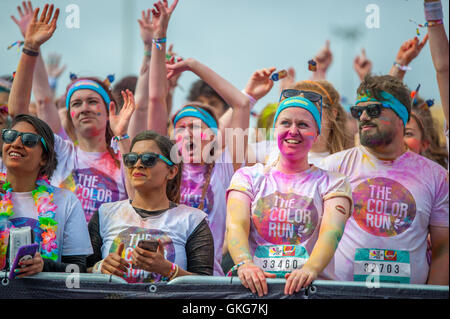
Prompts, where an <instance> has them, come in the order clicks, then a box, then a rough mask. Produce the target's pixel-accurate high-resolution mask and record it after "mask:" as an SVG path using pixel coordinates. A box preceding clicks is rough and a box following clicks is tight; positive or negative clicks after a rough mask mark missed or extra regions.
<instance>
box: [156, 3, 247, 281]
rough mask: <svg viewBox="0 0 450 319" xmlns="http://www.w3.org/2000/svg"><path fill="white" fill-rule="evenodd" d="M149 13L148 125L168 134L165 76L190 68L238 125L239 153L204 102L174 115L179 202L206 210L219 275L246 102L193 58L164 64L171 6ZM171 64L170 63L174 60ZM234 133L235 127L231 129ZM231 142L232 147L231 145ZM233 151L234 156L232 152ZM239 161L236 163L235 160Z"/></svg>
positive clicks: (243, 145) (243, 147)
mask: <svg viewBox="0 0 450 319" xmlns="http://www.w3.org/2000/svg"><path fill="white" fill-rule="evenodd" d="M155 6H156V10H155V11H154V13H153V29H154V36H155V39H154V42H156V44H157V45H156V44H155V45H153V47H152V59H151V62H150V63H151V65H150V83H151V85H150V87H149V94H150V97H149V101H150V103H149V111H148V112H149V113H148V114H149V117H148V128H149V129H151V130H154V131H156V132H158V133H159V134H161V135H167V134H168V132H167V118H168V114H167V107H166V94H167V87H166V85H167V80H166V79H167V78H169V79H170V78H172V77H174V76H177V75H178V74H180V73H181V72H184V71H191V72H193V73H195V74H196V75H197V76H199V77H200V78H201V79H202V80H204V81H205V82H206V83H208V84H209V85H210V86H211V87H212V88H213V90H214V91H216V92H217V93H218V94H219V95H220V96H221V97H222V98H223V99H224V101H225V102H226V103H227V105H230V106H231V107H232V108H233V116H232V119H231V121H230V123H231V124H230V126H229V128H230V129H240V132H241V135H240V136H238V139H237V140H240V141H241V142H242V143H241V145H240V146H241V151H240V152H239V151H238V150H239V148H238V146H237V145H236V144H238V143H233V142H232V139H233V134H229V135H228V136H227V138H228V139H225V135H224V134H220V133H219V132H220V128H219V120H218V119H217V118H215V115H214V111H213V110H211V108H210V107H209V106H208V105H204V104H200V103H197V102H193V103H189V104H186V105H185V106H184V107H182V108H181V110H180V111H179V112H177V113H176V114H175V116H174V118H173V119H174V120H173V123H174V139H175V140H176V142H177V148H178V152H179V153H180V154H181V159H182V161H183V175H182V180H181V190H180V192H181V199H180V203H182V204H185V205H188V206H191V207H196V208H199V209H202V210H203V211H204V212H206V213H207V214H208V221H209V223H210V227H211V231H212V234H213V237H214V250H215V260H214V275H217V276H220V275H222V276H223V270H222V267H221V260H222V246H223V242H224V237H225V223H226V203H225V191H226V189H227V187H228V185H229V181H230V180H231V177H232V175H233V173H234V170H235V169H236V168H238V167H240V166H241V165H242V162H244V160H245V159H244V156H245V151H246V148H247V147H246V143H247V137H246V136H245V137H244V136H242V135H243V134H242V132H243V131H245V129H246V128H248V124H249V118H250V109H249V100H248V98H247V96H245V95H244V94H243V93H242V92H240V91H239V90H238V89H237V88H235V87H234V86H233V85H231V84H230V83H229V82H227V81H226V80H225V79H223V78H222V77H220V76H219V75H218V74H216V73H215V72H214V71H213V70H211V69H210V68H208V67H206V66H205V65H203V64H201V63H200V62H198V61H196V60H194V59H187V60H178V62H177V63H175V64H168V65H167V66H166V57H165V56H166V53H165V52H166V44H165V41H166V32H167V26H168V23H169V19H170V16H171V13H172V10H171V9H169V8H168V7H167V3H163V2H161V1H159V2H157V3H156V4H155ZM172 62H173V61H172ZM232 133H234V131H233V132H232ZM232 145H233V146H232ZM231 152H232V154H233V158H232V157H231V155H230V153H231ZM239 162H240V163H239Z"/></svg>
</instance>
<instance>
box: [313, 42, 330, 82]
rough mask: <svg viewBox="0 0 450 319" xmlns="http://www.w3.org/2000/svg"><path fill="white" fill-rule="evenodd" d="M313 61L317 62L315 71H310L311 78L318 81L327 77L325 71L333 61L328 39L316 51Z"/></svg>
mask: <svg viewBox="0 0 450 319" xmlns="http://www.w3.org/2000/svg"><path fill="white" fill-rule="evenodd" d="M314 59H315V61H316V62H317V69H316V72H312V73H311V80H313V81H320V80H326V79H327V71H328V69H329V67H330V65H331V63H333V53H332V52H331V49H330V41H329V40H327V41H326V42H325V46H324V47H323V48H322V49H321V50H320V51H319V53H317V55H316V56H315V58H314Z"/></svg>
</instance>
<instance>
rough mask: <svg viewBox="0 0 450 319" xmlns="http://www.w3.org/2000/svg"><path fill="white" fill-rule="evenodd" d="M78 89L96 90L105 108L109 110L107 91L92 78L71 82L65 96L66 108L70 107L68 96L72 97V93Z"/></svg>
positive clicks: (109, 101)
mask: <svg viewBox="0 0 450 319" xmlns="http://www.w3.org/2000/svg"><path fill="white" fill-rule="evenodd" d="M78 90H91V91H94V92H97V93H98V94H100V96H101V97H102V98H103V101H105V104H106V108H107V109H108V110H109V103H111V99H110V98H109V95H108V93H106V91H105V89H104V88H103V87H102V86H101V85H100V84H98V83H97V82H95V81H92V80H79V81H77V82H75V83H74V84H72V86H71V87H70V89H69V91H68V92H67V96H66V107H67V109H69V108H70V98H71V97H72V94H73V93H75V92H76V91H78Z"/></svg>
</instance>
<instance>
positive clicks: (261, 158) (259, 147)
mask: <svg viewBox="0 0 450 319" xmlns="http://www.w3.org/2000/svg"><path fill="white" fill-rule="evenodd" d="M249 148H250V149H251V151H252V152H253V153H254V155H255V159H251V158H249V163H252V161H253V160H256V162H257V163H262V164H268V165H271V164H272V163H274V162H275V161H276V160H277V159H278V156H279V155H280V150H279V149H278V145H277V142H276V141H273V140H265V141H261V142H258V143H249ZM249 154H251V153H250V152H249ZM328 155H330V152H323V153H316V152H312V151H310V152H308V163H309V164H313V165H314V166H318V165H319V163H320V162H321V161H322V160H323V159H324V158H325V157H327V156H328Z"/></svg>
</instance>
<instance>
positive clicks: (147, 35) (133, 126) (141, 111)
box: [128, 9, 153, 139]
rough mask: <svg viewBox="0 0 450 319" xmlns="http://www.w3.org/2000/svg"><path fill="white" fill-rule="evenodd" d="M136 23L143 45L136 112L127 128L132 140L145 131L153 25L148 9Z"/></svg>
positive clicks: (137, 85) (136, 94) (137, 84)
mask: <svg viewBox="0 0 450 319" xmlns="http://www.w3.org/2000/svg"><path fill="white" fill-rule="evenodd" d="M138 23H139V29H140V34H141V39H142V41H143V43H144V58H143V60H142V66H141V69H140V71H139V77H138V80H137V83H136V92H135V96H136V110H135V111H134V113H133V115H132V117H131V120H130V125H129V126H128V135H129V136H130V139H133V138H134V137H135V136H136V135H137V134H138V133H140V132H142V131H145V130H147V116H148V87H149V76H150V58H151V50H152V39H153V25H152V20H151V11H150V9H148V10H147V11H142V18H141V19H140V20H138Z"/></svg>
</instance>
